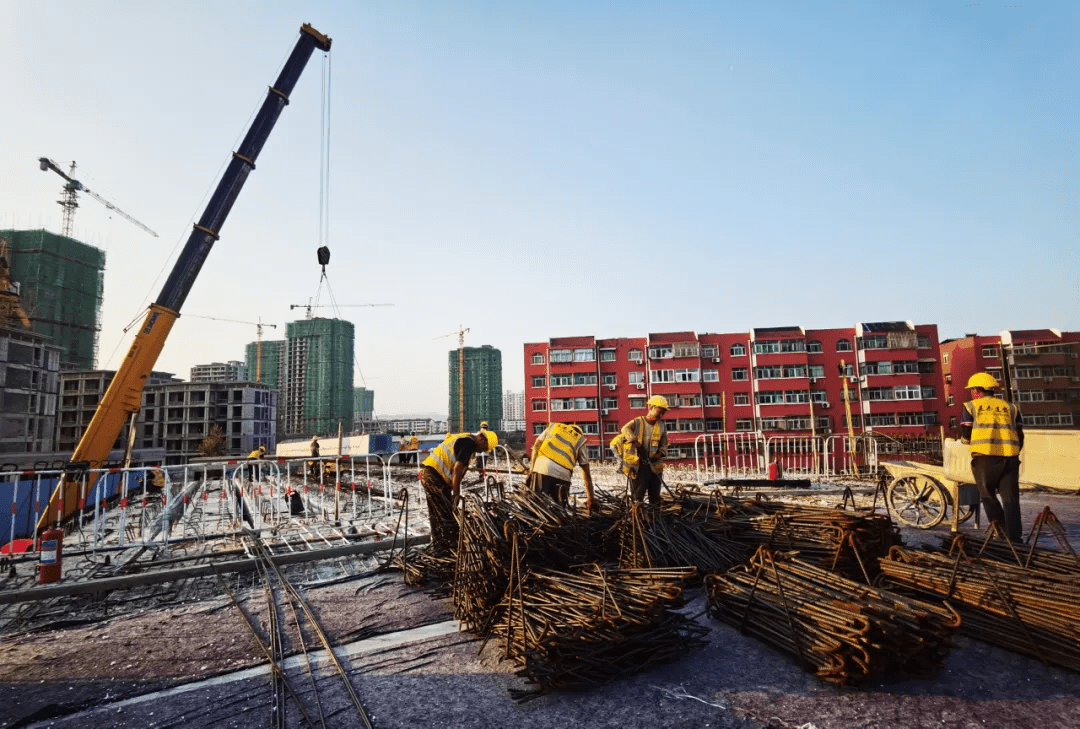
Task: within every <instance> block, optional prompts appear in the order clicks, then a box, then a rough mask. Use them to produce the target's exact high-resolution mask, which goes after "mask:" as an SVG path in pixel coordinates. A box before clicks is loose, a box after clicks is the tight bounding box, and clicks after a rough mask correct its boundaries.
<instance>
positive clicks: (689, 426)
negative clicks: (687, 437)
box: [678, 420, 705, 433]
mask: <svg viewBox="0 0 1080 729" xmlns="http://www.w3.org/2000/svg"><path fill="white" fill-rule="evenodd" d="M678 428H679V432H680V433H703V432H705V421H703V420H679V421H678Z"/></svg>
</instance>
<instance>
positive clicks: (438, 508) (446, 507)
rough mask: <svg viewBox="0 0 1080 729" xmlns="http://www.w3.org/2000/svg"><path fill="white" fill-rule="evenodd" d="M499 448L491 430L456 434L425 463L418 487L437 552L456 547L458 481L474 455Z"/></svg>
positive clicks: (459, 487) (496, 437) (432, 453)
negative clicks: (420, 485)
mask: <svg viewBox="0 0 1080 729" xmlns="http://www.w3.org/2000/svg"><path fill="white" fill-rule="evenodd" d="M498 444H499V438H498V436H496V435H495V434H494V433H492V432H491V431H490V430H488V431H485V432H482V433H459V434H457V435H454V436H450V437H448V438H447V439H446V440H444V441H443V442H442V443H440V444H439V445H438V447H436V448H435V449H434V450H433V451H431V455H429V456H428V457H427V458H425V459H424V463H423V467H422V468H421V469H420V483H421V484H423V486H424V493H425V495H426V496H427V501H428V514H429V517H430V520H431V536H432V540H433V542H434V544H435V547H436V549H452V548H455V547H456V546H457V522H455V521H454V507H455V506H456V505H457V503H458V499H459V498H460V496H461V479H462V477H463V476H464V475H465V471H466V470H468V468H469V461H470V460H472V457H473V455H474V454H476V453H484V452H487V451H490V450H492V449H493V448H494V447H495V446H497V445H498Z"/></svg>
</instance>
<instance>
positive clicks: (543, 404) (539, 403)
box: [532, 400, 547, 413]
mask: <svg viewBox="0 0 1080 729" xmlns="http://www.w3.org/2000/svg"><path fill="white" fill-rule="evenodd" d="M532 409H533V412H534V413H539V412H542V411H544V410H547V400H533V401H532Z"/></svg>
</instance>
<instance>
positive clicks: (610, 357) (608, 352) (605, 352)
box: [600, 349, 615, 362]
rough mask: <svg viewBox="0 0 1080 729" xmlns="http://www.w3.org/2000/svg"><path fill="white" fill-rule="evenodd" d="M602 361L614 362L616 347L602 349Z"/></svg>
mask: <svg viewBox="0 0 1080 729" xmlns="http://www.w3.org/2000/svg"><path fill="white" fill-rule="evenodd" d="M600 361H601V362H614V361H615V350H614V349H601V350H600Z"/></svg>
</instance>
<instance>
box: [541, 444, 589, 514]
mask: <svg viewBox="0 0 1080 729" xmlns="http://www.w3.org/2000/svg"><path fill="white" fill-rule="evenodd" d="M529 463H530V464H532V465H531V468H530V469H529V486H530V488H532V490H533V491H539V492H540V493H543V494H547V495H548V496H550V497H551V498H552V499H554V500H555V501H557V502H559V503H560V504H562V505H563V506H565V505H566V504H567V503H568V502H569V495H570V479H571V478H573V476H574V466H575V465H578V466H581V475H582V478H584V479H585V497H586V502H585V503H586V506H587V507H588V509H589V511H592V508H593V484H592V473H591V472H590V471H589V459H588V458H587V457H586V455H585V434H584V433H582V432H581V428H579V427H578V426H576V425H574V424H572V423H550V424H549V425H548V427H547V428H545V429H544V432H543V433H541V434H540V435H539V436H538V437H537V439H536V440H535V441H533V446H532V453H531V455H530V456H529Z"/></svg>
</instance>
